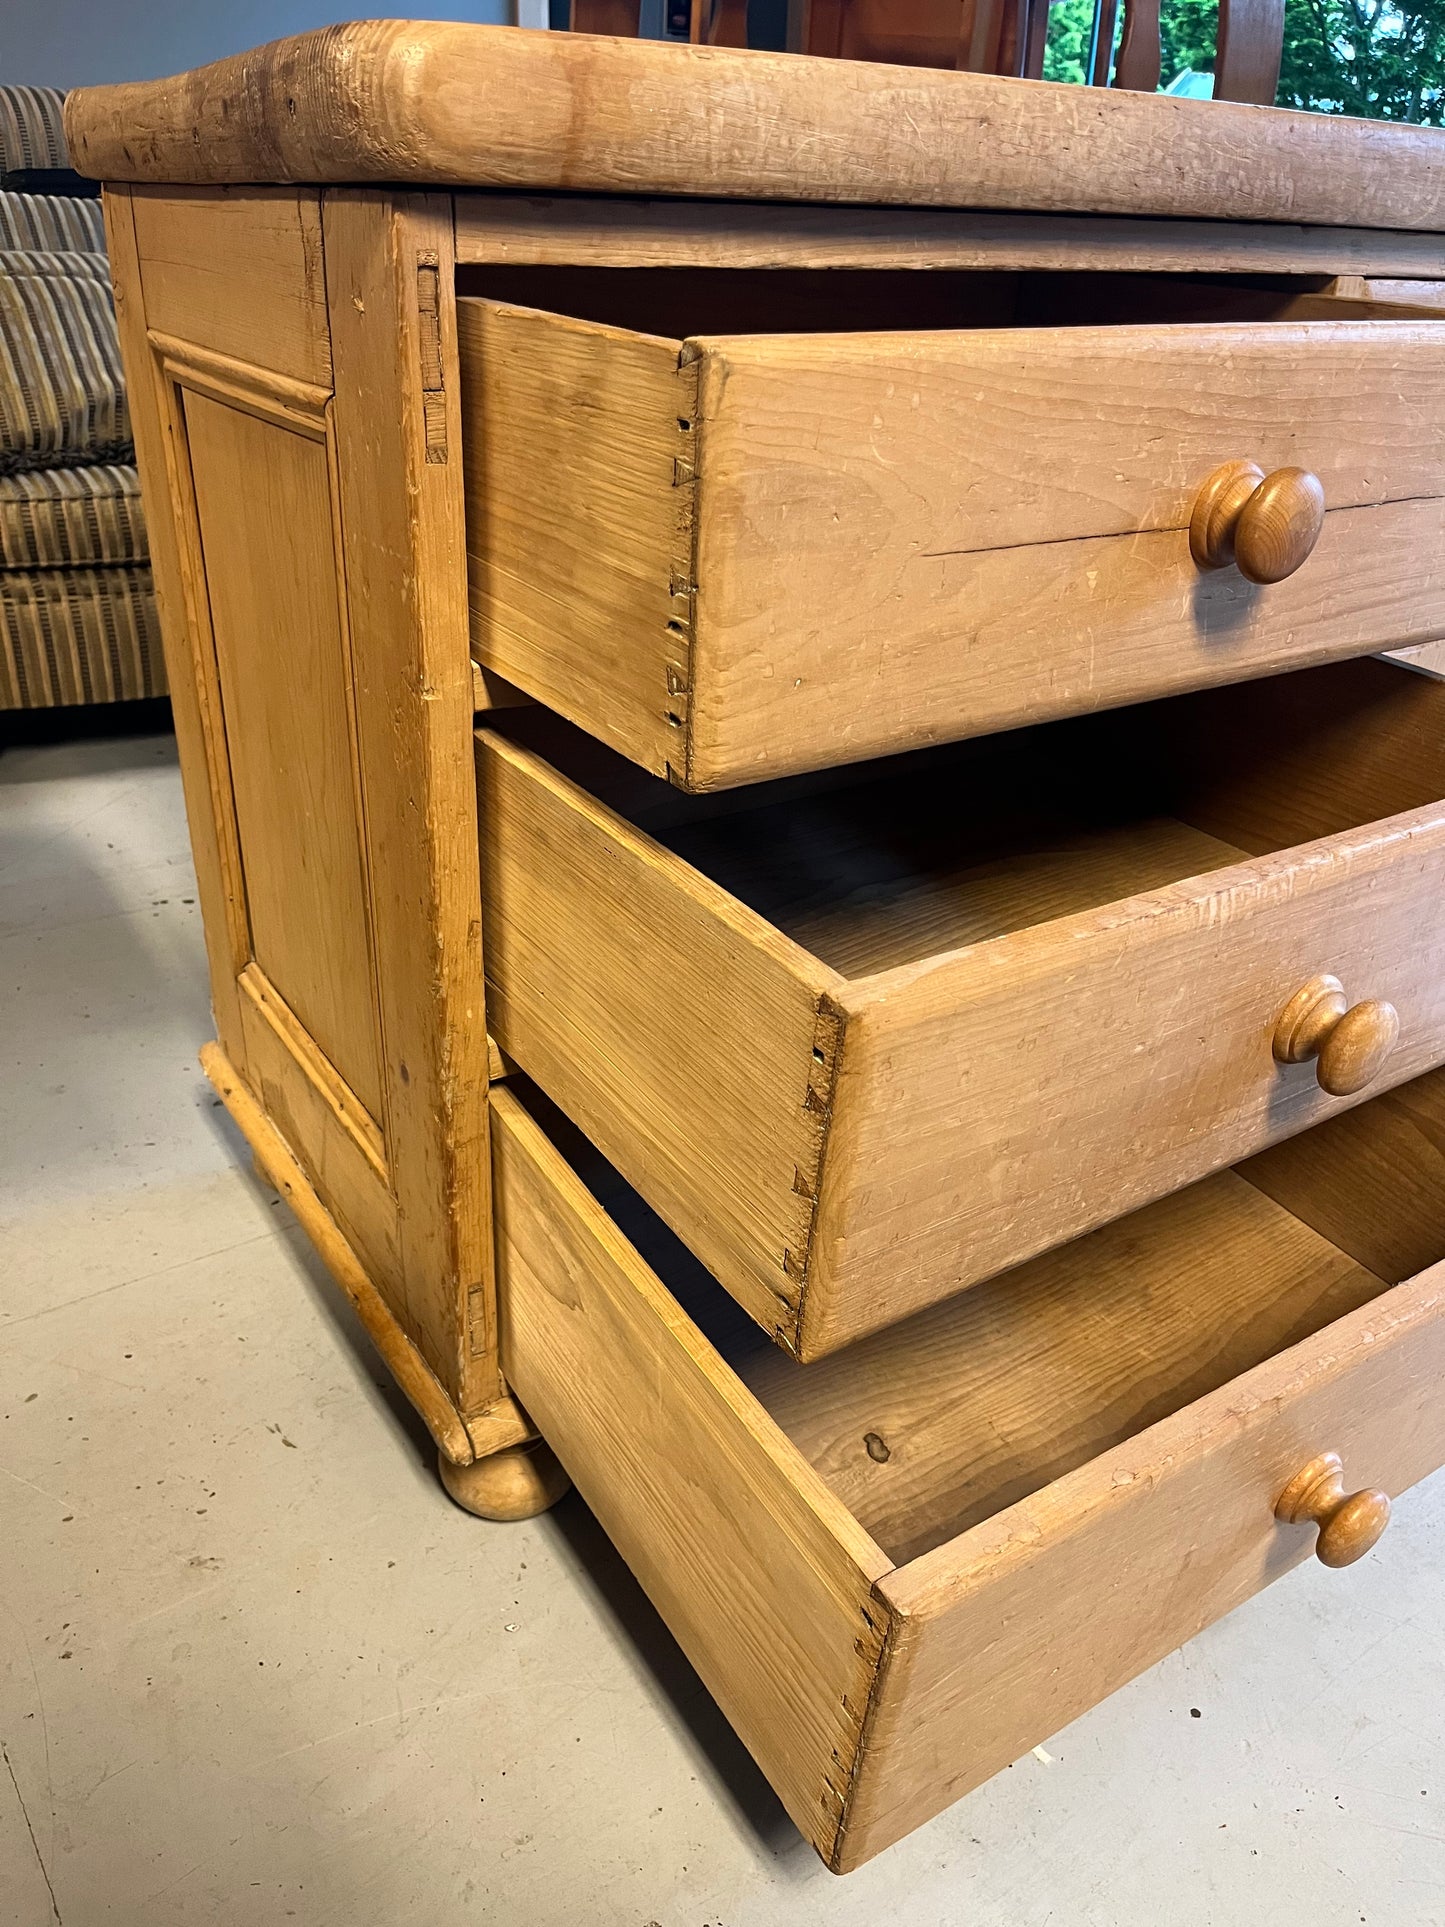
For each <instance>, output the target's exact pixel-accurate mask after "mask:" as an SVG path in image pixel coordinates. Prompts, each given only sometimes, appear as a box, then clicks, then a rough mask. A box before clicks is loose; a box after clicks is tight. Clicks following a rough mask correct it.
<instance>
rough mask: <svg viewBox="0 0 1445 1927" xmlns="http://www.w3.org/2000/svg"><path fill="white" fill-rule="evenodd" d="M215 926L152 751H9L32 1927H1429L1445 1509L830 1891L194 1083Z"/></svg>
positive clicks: (620, 1573) (632, 1602)
mask: <svg viewBox="0 0 1445 1927" xmlns="http://www.w3.org/2000/svg"><path fill="white" fill-rule="evenodd" d="M194 895H195V891H194V886H193V879H192V877H191V873H190V865H189V858H188V854H187V849H186V840H185V826H184V821H183V816H182V806H181V793H180V782H179V778H178V776H177V772H176V767H175V756H174V746H173V744H172V743H171V742H170V740H169V739H168V738H165V737H159V736H155V737H136V738H131V739H121V740H112V741H106V740H96V741H89V742H84V743H77V744H73V745H57V746H48V747H28V748H21V749H16V748H11V749H8V750H5V751H3V752H0V1741H3V1748H4V1758H3V1764H0V1923H4V1927H45V1923H50V1922H54V1921H60V1922H63V1923H64V1927H101V1923H118V1924H119V1927H172V1924H173V1923H174V1927H211V1924H212V1923H217V1924H219V1927H273V1924H274V1923H283V1922H285V1921H288V1920H295V1921H297V1922H300V1923H305V1924H306V1927H331V1924H332V1923H334V1924H335V1927H409V1924H410V1923H416V1924H417V1927H451V1923H453V1922H486V1923H488V1924H489V1927H514V1924H515V1927H553V1923H556V1927H563V1924H564V1923H565V1927H613V1924H614V1923H616V1924H617V1927H756V1924H757V1923H763V1922H769V1923H773V1922H776V1923H787V1924H788V1927H822V1924H823V1923H826V1927H864V1924H865V1923H866V1927H895V1924H896V1927H935V1924H937V1927H943V1923H947V1924H948V1927H1043V1924H1044V1923H1046V1922H1049V1923H1057V1924H1058V1927H1095V1924H1096V1923H1097V1927H1133V1923H1139V1927H1165V1924H1166V1923H1167V1927H1236V1924H1238V1927H1255V1923H1259V1922H1264V1921H1268V1922H1270V1923H1271V1927H1292V1924H1293V1923H1296V1922H1298V1923H1302V1924H1306V1927H1336V1923H1338V1924H1339V1927H1353V1924H1354V1923H1359V1922H1367V1923H1372V1927H1432V1923H1445V1633H1442V1628H1445V1479H1440V1478H1437V1479H1436V1480H1434V1481H1433V1482H1431V1484H1429V1485H1428V1486H1426V1487H1423V1488H1421V1489H1420V1490H1418V1491H1417V1492H1415V1493H1413V1494H1411V1495H1409V1496H1407V1497H1406V1498H1405V1499H1404V1500H1403V1501H1402V1502H1401V1503H1400V1504H1399V1505H1398V1507H1397V1509H1396V1516H1395V1520H1394V1522H1393V1523H1392V1525H1391V1527H1390V1530H1389V1532H1388V1533H1387V1535H1386V1537H1385V1539H1384V1541H1383V1542H1382V1544H1381V1546H1380V1547H1379V1549H1378V1550H1377V1551H1376V1552H1375V1553H1374V1554H1372V1555H1371V1556H1370V1558H1369V1559H1367V1560H1366V1561H1365V1562H1364V1563H1363V1564H1362V1565H1360V1566H1358V1567H1355V1568H1353V1569H1352V1570H1350V1571H1348V1572H1344V1573H1330V1572H1326V1571H1325V1570H1324V1569H1323V1568H1322V1567H1320V1566H1318V1565H1311V1566H1309V1567H1307V1568H1305V1569H1303V1570H1301V1571H1300V1572H1298V1573H1297V1574H1295V1575H1293V1576H1292V1577H1290V1578H1288V1579H1286V1580H1284V1581H1283V1582H1281V1584H1280V1585H1278V1586H1277V1587H1275V1589H1274V1590H1273V1592H1272V1593H1271V1594H1269V1595H1268V1596H1266V1597H1264V1598H1261V1599H1258V1600H1255V1601H1253V1602H1252V1603H1251V1604H1250V1605H1248V1606H1246V1607H1245V1608H1243V1609H1242V1610H1241V1611H1240V1612H1238V1613H1236V1614H1235V1615H1234V1617H1233V1618H1232V1619H1231V1620H1229V1621H1228V1622H1226V1623H1225V1624H1223V1625H1221V1626H1218V1627H1216V1628H1214V1629H1213V1630H1212V1631H1210V1632H1209V1633H1207V1634H1206V1635H1204V1636H1203V1637H1202V1638H1200V1639H1198V1640H1196V1641H1195V1642H1194V1643H1193V1644H1192V1645H1191V1646H1190V1647H1188V1648H1187V1649H1186V1650H1185V1651H1184V1652H1182V1653H1179V1654H1176V1655H1175V1656H1174V1657H1173V1658H1172V1659H1170V1660H1168V1661H1166V1662H1165V1663H1164V1664H1163V1665H1162V1666H1159V1667H1157V1668H1155V1670H1154V1671H1153V1672H1152V1673H1150V1674H1148V1675H1147V1676H1146V1677H1145V1678H1143V1679H1141V1680H1139V1681H1136V1682H1135V1684H1134V1685H1133V1686H1132V1687H1130V1688H1128V1689H1127V1690H1125V1691H1124V1692H1123V1693H1120V1694H1119V1695H1117V1696H1116V1697H1115V1698H1114V1699H1113V1700H1111V1701H1110V1702H1108V1703H1107V1704H1106V1705H1104V1706H1103V1707H1101V1708H1099V1709H1098V1710H1097V1711H1095V1712H1094V1713H1092V1714H1091V1715H1089V1716H1088V1717H1087V1718H1086V1719H1083V1720H1081V1721H1079V1722H1078V1724H1077V1725H1075V1726H1073V1727H1071V1728H1069V1729H1068V1730H1067V1731H1066V1732H1064V1733H1061V1734H1059V1735H1058V1736H1057V1737H1056V1738H1055V1739H1052V1740H1050V1741H1049V1743H1048V1746H1047V1748H1046V1754H1047V1756H1048V1757H1046V1758H1040V1757H1038V1756H1035V1755H1030V1756H1029V1757H1027V1758H1025V1759H1024V1760H1022V1761H1021V1762H1020V1763H1019V1764H1018V1765H1017V1766H1015V1767H1014V1768H1012V1769H1011V1770H1010V1771H1009V1772H1007V1773H1005V1774H1003V1775H1001V1776H1000V1777H999V1778H998V1779H997V1780H996V1781H994V1782H993V1784H992V1785H990V1786H988V1787H985V1788H984V1789H982V1790H981V1791H980V1792H979V1793H977V1794H975V1795H974V1796H973V1797H972V1798H971V1799H969V1800H967V1801H965V1802H964V1803H963V1804H962V1805H961V1806H959V1807H957V1808H956V1809H955V1810H954V1811H953V1812H952V1813H950V1814H947V1815H945V1816H944V1818H942V1819H941V1820H939V1821H937V1822H935V1823H934V1824H933V1825H932V1826H930V1827H928V1828H925V1829H924V1830H923V1831H922V1832H921V1833H919V1834H917V1835H916V1836H915V1837H914V1838H913V1839H911V1840H909V1841H907V1842H905V1843H904V1844H903V1845H902V1846H900V1847H897V1848H895V1849H894V1850H893V1851H892V1852H891V1853H888V1854H885V1855H884V1856H883V1857H882V1858H881V1859H879V1860H878V1861H876V1862H874V1863H873V1864H872V1865H871V1866H869V1867H866V1868H864V1869H863V1870H862V1871H861V1872H860V1873H858V1874H855V1875H853V1876H851V1877H850V1878H849V1879H847V1880H846V1881H841V1882H840V1881H838V1880H836V1879H835V1878H834V1877H833V1876H831V1875H830V1874H828V1873H826V1872H824V1871H823V1869H822V1868H821V1866H819V1865H818V1864H817V1862H816V1861H815V1860H814V1859H813V1856H812V1854H811V1853H810V1851H809V1850H808V1849H806V1848H805V1847H804V1846H803V1845H802V1844H801V1842H800V1841H799V1840H798V1839H797V1837H796V1836H795V1835H794V1833H793V1832H792V1829H791V1827H790V1826H789V1824H788V1822H787V1820H786V1819H785V1817H784V1816H783V1814H782V1812H781V1810H780V1809H779V1807H778V1805H777V1803H776V1801H775V1800H774V1799H773V1797H772V1795H771V1793H770V1792H769V1790H768V1788H767V1786H766V1784H765V1783H764V1782H763V1781H762V1779H761V1778H760V1776H759V1775H758V1773H757V1772H756V1770H755V1769H754V1768H753V1767H752V1765H751V1763H750V1761H749V1760H748V1758H747V1756H746V1755H745V1754H744V1753H743V1752H742V1750H741V1748H740V1747H739V1745H738V1743H737V1742H736V1740H735V1739H734V1738H733V1737H732V1735H731V1733H730V1731H729V1729H728V1728H727V1726H726V1725H725V1723H724V1722H723V1720H722V1718H721V1716H720V1715H719V1714H718V1712H717V1711H716V1709H715V1708H714V1706H713V1705H712V1703H711V1701H710V1700H709V1699H708V1697H707V1695H706V1694H705V1693H704V1691H703V1690H702V1688H701V1686H700V1685H699V1683H698V1681H697V1679H696V1677H695V1675H694V1674H693V1673H692V1671H691V1669H690V1668H689V1667H688V1665H687V1663H686V1661H685V1660H684V1659H683V1658H682V1656H681V1655H680V1653H679V1652H678V1650H677V1648H676V1647H675V1646H674V1645H673V1644H672V1642H671V1640H670V1639H669V1637H668V1635H667V1634H666V1632H665V1631H664V1629H663V1628H662V1627H661V1625H660V1624H659V1622H658V1620H657V1619H656V1617H655V1616H654V1615H653V1613H652V1612H651V1609H650V1608H649V1606H648V1605H647V1603H646V1601H645V1599H644V1598H643V1597H642V1595H641V1594H640V1593H639V1591H638V1590H637V1588H636V1586H635V1585H634V1583H633V1581H632V1580H631V1578H630V1576H629V1575H628V1573H627V1571H626V1569H625V1568H624V1567H622V1565H621V1564H620V1562H619V1561H618V1560H617V1559H616V1557H615V1556H614V1555H613V1553H612V1552H611V1550H610V1548H609V1547H608V1545H607V1543H606V1541H605V1540H604V1539H603V1538H602V1536H601V1534H600V1533H599V1531H598V1529H597V1528H596V1526H595V1525H594V1524H593V1522H592V1520H591V1518H590V1516H589V1515H588V1513H587V1512H586V1510H585V1508H584V1507H583V1506H582V1505H581V1504H580V1502H579V1501H578V1500H577V1499H576V1497H575V1496H573V1497H569V1498H568V1499H567V1500H566V1501H565V1502H564V1503H563V1504H562V1505H561V1506H560V1507H559V1508H558V1509H557V1510H556V1511H555V1512H554V1513H553V1514H551V1515H550V1516H548V1517H546V1518H543V1519H540V1520H535V1521H532V1522H530V1523H528V1524H525V1525H520V1526H492V1525H486V1524H483V1523H482V1522H480V1521H478V1520H473V1519H470V1518H468V1517H467V1516H466V1515H465V1514H463V1513H461V1512H459V1511H457V1510H456V1509H455V1508H454V1507H453V1506H452V1505H451V1504H450V1503H449V1502H448V1501H447V1499H446V1498H445V1497H444V1496H443V1494H442V1492H441V1489H440V1487H439V1486H438V1484H437V1483H436V1480H435V1477H434V1474H433V1471H432V1464H431V1454H430V1451H429V1450H428V1447H427V1443H426V1440H425V1437H424V1435H423V1434H422V1432H421V1430H420V1427H419V1426H418V1424H417V1423H416V1421H415V1420H414V1419H413V1418H412V1416H411V1414H410V1412H409V1410H408V1408H407V1407H406V1406H405V1405H404V1404H403V1403H402V1402H401V1401H400V1400H399V1398H398V1397H397V1396H396V1394H395V1393H394V1392H393V1391H392V1389H391V1388H390V1386H389V1384H387V1383H386V1382H385V1380H384V1375H383V1374H382V1372H381V1370H380V1367H379V1366H378V1364H377V1363H376V1361H375V1359H374V1358H373V1356H372V1354H371V1352H370V1351H369V1349H368V1347H367V1345H366V1343H365V1341H364V1340H363V1339H362V1337H361V1335H360V1333H359V1331H358V1329H357V1327H356V1325H355V1324H354V1322H353V1320H352V1319H351V1317H350V1314H349V1312H348V1311H347V1310H346V1308H345V1307H344V1305H343V1304H342V1302H341V1300H340V1299H339V1297H338V1295H337V1294H336V1293H335V1292H334V1291H333V1290H332V1288H331V1287H330V1286H329V1285H328V1284H327V1282H326V1280H325V1277H324V1275H323V1273H322V1272H321V1269H320V1267H319V1266H318V1265H317V1264H316V1262H315V1261H314V1259H312V1257H311V1256H310V1254H309V1251H308V1248H307V1246H306V1244H305V1242H304V1240H303V1239H302V1238H301V1237H300V1236H299V1234H298V1232H297V1230H296V1228H295V1226H294V1223H293V1222H292V1221H291V1219H290V1217H289V1215H288V1214H287V1213H286V1211H285V1210H284V1209H283V1208H282V1207H281V1206H280V1205H279V1204H278V1202H277V1200H276V1198H275V1196H274V1194H273V1193H271V1192H270V1191H268V1190H266V1189H265V1188H263V1187H262V1186H261V1185H260V1184H259V1183H258V1181H257V1179H256V1178H255V1177H254V1176H253V1174H252V1170H251V1164H250V1159H249V1156H248V1154H247V1153H246V1152H245V1150H244V1148H243V1146H242V1145H241V1143H240V1140H239V1139H238V1137H237V1136H236V1134H235V1132H234V1130H233V1129H232V1127H231V1126H230V1124H229V1121H228V1120H227V1118H226V1116H225V1114H224V1112H222V1111H220V1110H219V1109H217V1107H216V1106H215V1104H214V1102H213V1100H212V1097H211V1093H210V1090H209V1087H208V1086H207V1085H206V1083H205V1081H204V1079H203V1078H202V1076H201V1074H200V1072H199V1070H198V1069H197V1067H196V1061H195V1059H196V1050H197V1047H198V1046H199V1045H200V1044H201V1043H202V1042H203V1041H204V1039H205V1038H206V1036H207V1035H208V1017H207V1008H206V993H205V969H204V956H203V950H202V942H201V928H200V917H199V912H198V910H197V908H196V905H195V903H194V901H193V899H194ZM1195 1709H1197V1713H1196V1711H1195Z"/></svg>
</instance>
